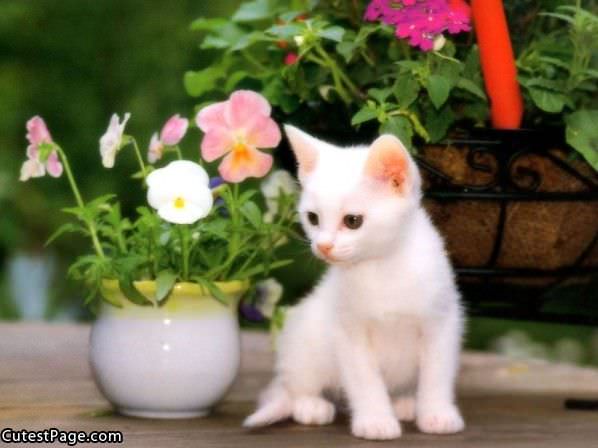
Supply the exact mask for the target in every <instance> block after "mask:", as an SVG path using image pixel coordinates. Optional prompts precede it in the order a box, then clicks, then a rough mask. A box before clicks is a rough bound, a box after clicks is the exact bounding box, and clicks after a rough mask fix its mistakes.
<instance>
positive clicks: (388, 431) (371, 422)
mask: <svg viewBox="0 0 598 448" xmlns="http://www.w3.org/2000/svg"><path fill="white" fill-rule="evenodd" d="M351 432H352V433H353V435H354V436H355V437H360V438H362V439H368V440H392V439H397V438H399V437H400V436H401V425H400V424H399V421H398V420H397V419H396V417H395V416H394V415H392V414H389V415H356V416H355V417H353V421H352V422H351Z"/></svg>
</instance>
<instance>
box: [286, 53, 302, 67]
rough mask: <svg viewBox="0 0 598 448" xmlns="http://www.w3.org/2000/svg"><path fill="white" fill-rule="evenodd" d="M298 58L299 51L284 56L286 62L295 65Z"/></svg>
mask: <svg viewBox="0 0 598 448" xmlns="http://www.w3.org/2000/svg"><path fill="white" fill-rule="evenodd" d="M298 60H299V56H297V53H287V55H286V56H285V57H284V64H285V65H294V64H296V63H297V61H298Z"/></svg>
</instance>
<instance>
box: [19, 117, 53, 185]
mask: <svg viewBox="0 0 598 448" xmlns="http://www.w3.org/2000/svg"><path fill="white" fill-rule="evenodd" d="M27 140H28V141H29V146H27V159H28V160H27V161H25V163H23V166H22V167H21V175H20V177H19V179H20V180H21V181H23V182H24V181H26V180H29V179H30V178H32V177H42V176H44V175H45V174H46V171H47V172H48V174H49V175H50V176H52V177H60V176H61V175H62V163H60V159H59V158H58V153H57V152H56V150H54V151H52V152H51V153H50V155H49V156H48V158H47V160H46V161H45V164H44V162H42V161H41V160H40V149H39V146H40V145H41V144H43V143H54V142H53V141H52V136H51V135H50V131H48V127H47V126H46V123H45V122H44V120H43V118H41V117H38V116H35V117H33V118H31V119H30V120H29V121H28V122H27Z"/></svg>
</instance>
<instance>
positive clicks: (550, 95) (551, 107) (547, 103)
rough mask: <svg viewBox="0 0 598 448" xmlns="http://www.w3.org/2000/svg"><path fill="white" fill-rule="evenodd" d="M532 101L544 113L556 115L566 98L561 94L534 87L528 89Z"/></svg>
mask: <svg viewBox="0 0 598 448" xmlns="http://www.w3.org/2000/svg"><path fill="white" fill-rule="evenodd" d="M528 92H529V95H530V97H531V99H532V101H533V102H534V103H535V104H536V106H538V107H539V108H540V109H542V110H543V111H545V112H550V113H558V112H561V111H562V110H563V107H564V106H565V102H566V101H567V97H565V95H563V94H561V93H556V92H552V91H550V90H546V89H538V88H535V87H532V88H529V89H528Z"/></svg>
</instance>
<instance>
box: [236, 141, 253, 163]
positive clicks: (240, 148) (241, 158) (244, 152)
mask: <svg viewBox="0 0 598 448" xmlns="http://www.w3.org/2000/svg"><path fill="white" fill-rule="evenodd" d="M251 159H252V157H251V153H250V152H249V148H248V147H247V145H245V143H237V144H235V146H234V147H233V166H235V167H238V166H239V165H244V164H246V163H247V162H250V161H251Z"/></svg>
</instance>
